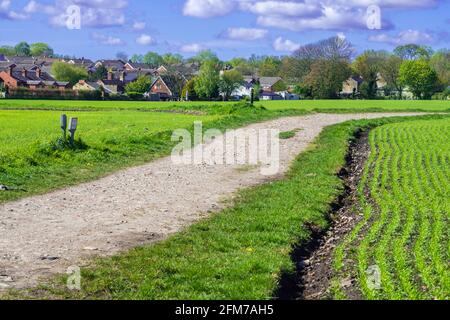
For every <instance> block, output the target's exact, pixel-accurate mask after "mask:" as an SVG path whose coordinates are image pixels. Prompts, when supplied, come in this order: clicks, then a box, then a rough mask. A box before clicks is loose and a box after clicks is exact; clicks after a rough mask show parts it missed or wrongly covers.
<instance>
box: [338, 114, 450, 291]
mask: <svg viewBox="0 0 450 320" xmlns="http://www.w3.org/2000/svg"><path fill="white" fill-rule="evenodd" d="M370 143H371V146H372V150H373V152H372V154H371V157H370V160H369V163H368V165H367V167H366V171H365V177H364V180H363V182H362V184H361V186H360V202H361V212H362V213H363V214H364V220H363V221H362V222H361V223H360V224H359V225H358V226H357V227H356V228H355V230H354V231H353V233H352V234H350V235H349V236H348V238H347V239H346V240H345V241H344V242H343V243H342V244H341V246H340V247H339V248H338V249H337V251H336V255H335V256H336V257H335V268H336V272H337V278H338V280H337V282H339V279H342V278H344V277H348V276H349V275H351V274H353V275H354V276H356V277H357V278H358V279H359V283H360V289H361V292H362V295H363V296H364V297H365V298H367V299H395V300H397V299H449V298H450V266H449V261H450V260H449V259H450V242H449V241H450V238H449V228H448V226H449V219H450V184H449V181H450V120H449V119H446V120H438V121H412V122H405V123H399V124H390V125H386V126H383V127H380V128H377V129H375V130H373V132H372V133H371V135H370ZM364 190H369V192H370V199H367V197H366V196H365V195H364ZM349 259H351V260H352V261H353V264H352V265H351V266H349V263H348V261H349ZM344 261H347V263H344ZM370 266H378V267H379V269H380V271H381V288H380V290H375V289H373V288H371V287H369V286H368V284H367V283H368V282H367V275H366V270H367V269H368V268H369V267H370ZM336 297H341V298H345V293H344V292H341V291H340V290H338V291H337V293H336Z"/></svg>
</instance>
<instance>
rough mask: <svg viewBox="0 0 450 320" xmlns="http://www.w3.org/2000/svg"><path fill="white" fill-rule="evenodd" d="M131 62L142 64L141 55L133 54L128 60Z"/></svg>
mask: <svg viewBox="0 0 450 320" xmlns="http://www.w3.org/2000/svg"><path fill="white" fill-rule="evenodd" d="M130 60H131V62H134V63H143V62H144V56H143V55H142V54H133V55H132V56H131V58H130Z"/></svg>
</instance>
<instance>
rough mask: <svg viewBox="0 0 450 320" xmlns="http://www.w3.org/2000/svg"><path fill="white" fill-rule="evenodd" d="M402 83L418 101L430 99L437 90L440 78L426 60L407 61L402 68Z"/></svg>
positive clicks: (400, 75) (400, 76) (400, 77)
mask: <svg viewBox="0 0 450 320" xmlns="http://www.w3.org/2000/svg"><path fill="white" fill-rule="evenodd" d="M399 80H400V82H401V83H402V84H403V85H405V86H408V88H409V90H411V92H412V93H413V94H414V96H415V97H416V98H418V99H429V98H430V97H431V96H432V95H433V93H434V92H435V90H436V86H437V84H438V76H437V74H436V71H434V70H433V69H432V68H431V67H430V65H429V63H428V62H427V61H426V60H423V59H422V60H406V61H404V62H403V63H402V65H401V66H400V74H399Z"/></svg>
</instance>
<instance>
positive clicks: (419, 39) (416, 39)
mask: <svg viewBox="0 0 450 320" xmlns="http://www.w3.org/2000/svg"><path fill="white" fill-rule="evenodd" d="M369 41H373V42H382V43H388V44H392V45H401V44H410V43H414V44H432V43H435V42H436V41H437V39H436V38H435V37H434V35H433V34H432V33H428V32H422V31H419V30H412V29H409V30H405V31H402V32H400V33H398V34H397V35H394V36H391V35H388V34H386V33H382V34H378V35H375V36H370V37H369Z"/></svg>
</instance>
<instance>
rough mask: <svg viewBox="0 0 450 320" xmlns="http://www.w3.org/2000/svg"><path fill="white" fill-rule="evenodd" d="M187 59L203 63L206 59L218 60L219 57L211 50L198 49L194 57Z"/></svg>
mask: <svg viewBox="0 0 450 320" xmlns="http://www.w3.org/2000/svg"><path fill="white" fill-rule="evenodd" d="M189 60H190V61H192V62H198V63H200V64H203V63H205V62H207V61H211V60H213V61H215V62H218V61H219V58H218V57H217V55H216V54H215V53H214V52H212V51H211V50H203V51H200V52H199V53H197V54H196V55H195V56H194V57H192V58H190V59H189Z"/></svg>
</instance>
